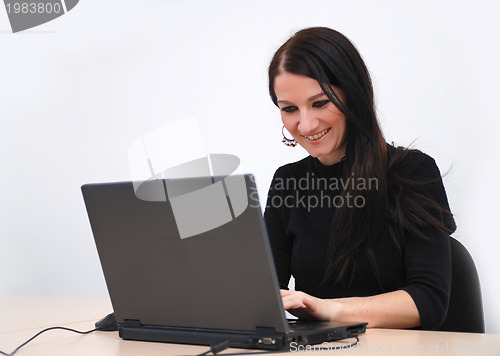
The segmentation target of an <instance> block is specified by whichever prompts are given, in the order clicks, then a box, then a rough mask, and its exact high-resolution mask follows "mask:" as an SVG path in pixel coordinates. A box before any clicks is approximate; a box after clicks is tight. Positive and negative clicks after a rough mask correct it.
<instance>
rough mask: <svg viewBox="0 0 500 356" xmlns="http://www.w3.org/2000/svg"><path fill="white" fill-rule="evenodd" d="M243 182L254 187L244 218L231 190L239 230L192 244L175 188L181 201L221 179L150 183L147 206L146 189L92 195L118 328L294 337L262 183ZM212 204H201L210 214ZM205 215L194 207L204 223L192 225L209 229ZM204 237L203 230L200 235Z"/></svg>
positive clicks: (86, 189)
mask: <svg viewBox="0 0 500 356" xmlns="http://www.w3.org/2000/svg"><path fill="white" fill-rule="evenodd" d="M233 177H234V178H230V177H227V178H226V181H227V179H244V182H245V183H246V184H245V185H246V193H245V194H246V196H247V198H248V201H247V204H245V205H246V207H244V209H241V202H240V203H239V206H240V207H239V208H237V209H240V211H237V209H236V210H235V209H233V207H231V199H230V198H229V197H230V195H231V192H229V194H228V187H229V188H230V185H229V186H226V185H224V191H225V193H226V197H225V198H227V201H228V203H229V206H230V209H229V210H230V214H231V215H230V218H229V221H228V222H227V223H224V224H222V225H221V226H218V227H215V228H213V229H211V230H209V231H205V232H202V233H199V234H195V235H192V236H188V237H186V235H184V236H181V235H182V234H183V233H182V231H185V228H186V226H184V228H181V227H180V226H178V221H176V218H175V214H174V210H175V209H177V214H179V211H180V212H181V213H182V209H180V210H179V209H178V207H176V206H174V209H173V208H172V203H171V201H170V200H169V198H168V193H167V194H165V192H166V191H167V189H166V188H167V184H166V183H168V184H169V185H168V186H169V187H171V188H172V187H174V188H175V189H174V191H176V192H177V193H176V194H172V196H179V194H180V193H179V192H183V191H185V192H189V191H195V190H197V189H200V187H201V188H202V187H205V186H206V180H207V179H211V178H200V179H192V178H189V179H179V180H172V181H162V180H158V181H150V182H144V183H142V182H141V185H140V187H141V189H145V190H144V191H143V192H142V194H139V196H142V198H144V196H145V195H144V194H146V195H148V194H149V195H150V196H149V198H147V200H143V199H139V198H138V197H137V195H136V190H137V187H138V185H137V184H136V183H137V182H135V184H134V183H133V182H123V183H103V184H88V185H84V186H83V187H82V192H83V195H84V199H85V204H86V207H87V212H88V215H89V219H90V223H91V226H92V230H93V234H94V238H95V242H96V246H97V250H98V253H99V257H100V260H101V264H102V268H103V272H104V275H105V279H106V284H107V287H108V291H109V294H110V297H111V301H112V304H113V308H114V312H115V316H116V319H117V321H118V323H123V322H124V321H125V319H131V320H139V321H140V323H141V324H143V325H150V326H155V325H156V326H169V327H189V328H209V329H221V330H239V331H254V330H255V328H256V327H272V328H274V329H275V331H276V332H279V333H286V332H288V324H287V322H286V319H285V314H284V310H283V305H282V302H281V297H280V294H279V287H278V280H277V276H276V272H275V269H274V265H273V261H272V254H271V250H270V246H269V242H268V239H267V232H266V229H265V226H264V223H263V219H262V213H261V210H260V207H259V204H258V199H257V191H256V188H255V183H254V179H253V176H251V175H245V176H233ZM172 183H173V184H172ZM134 187H135V188H136V189H134ZM162 187H163V188H165V189H163V188H162ZM229 190H230V189H229ZM170 191H171V192H172V189H170ZM151 194H152V195H153V196H154V195H158V194H159V195H161V194H163V197H161V196H159V197H158V199H152V198H151ZM165 197H167V198H165ZM204 200H205V201H198V202H197V203H198V204H204V206H205V208H206V207H207V206H208V207H210V206H211V202H210V201H207V199H204ZM195 203H196V201H195ZM235 208H236V207H235ZM203 211H205V212H206V211H207V210H206V209H205V210H204V209H201V208H200V209H197V208H194V209H193V211H192V212H191V214H192V213H193V212H194V214H198V217H196V216H192V217H190V218H189V219H188V220H186V219H184V220H185V221H184V222H183V224H186V221H188V222H191V223H192V224H193V225H196V224H197V221H205V220H206V219H204V216H202V215H205V214H204V213H203ZM186 214H188V213H186ZM183 229H184V230H183ZM196 229H198V230H199V231H203V226H202V227H201V230H200V227H199V226H198V227H197V226H193V227H192V229H191V230H192V231H196ZM181 230H182V231H181ZM188 230H189V229H188Z"/></svg>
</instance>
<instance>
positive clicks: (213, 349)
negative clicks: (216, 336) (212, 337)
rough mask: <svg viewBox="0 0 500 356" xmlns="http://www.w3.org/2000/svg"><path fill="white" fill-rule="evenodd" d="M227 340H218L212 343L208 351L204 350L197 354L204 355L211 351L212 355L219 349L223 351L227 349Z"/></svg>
mask: <svg viewBox="0 0 500 356" xmlns="http://www.w3.org/2000/svg"><path fill="white" fill-rule="evenodd" d="M229 346H230V345H229V341H227V340H224V341H221V342H218V343H217V344H213V345H211V346H210V350H208V351H205V352H203V353H201V354H199V355H197V356H206V355H208V354H209V353H212V354H214V355H217V354H218V353H219V352H221V351H224V350H225V349H227V348H228V347H229Z"/></svg>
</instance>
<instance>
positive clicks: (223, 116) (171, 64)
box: [0, 0, 500, 333]
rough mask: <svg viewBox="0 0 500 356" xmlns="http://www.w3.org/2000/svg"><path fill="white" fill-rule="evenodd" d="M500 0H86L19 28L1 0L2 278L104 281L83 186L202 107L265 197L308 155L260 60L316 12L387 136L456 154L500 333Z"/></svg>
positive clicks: (461, 216) (449, 163) (208, 135)
mask: <svg viewBox="0 0 500 356" xmlns="http://www.w3.org/2000/svg"><path fill="white" fill-rule="evenodd" d="M499 10H500V6H499V5H497V2H496V1H494V0H490V1H486V0H482V1H481V0H480V1H475V2H471V1H457V0H440V1H436V0H407V1H398V0H392V1H391V0H378V1H371V0H364V1H362V0H345V1H327V0H324V1H320V0H317V1H305V0H301V1H299V0H296V1H289V0H287V1H284V0H283V1H265V0H259V1H255V0H252V1H248V0H247V1H243V0H232V1H231V0H212V1H209V0H205V1H202V0H198V1H195V0H169V1H167V0H108V1H100V0H82V1H81V2H80V4H79V5H78V6H77V7H76V8H75V9H73V10H72V11H70V12H69V13H68V14H67V15H65V16H63V17H61V18H59V19H56V20H55V21H52V22H50V23H47V24H45V25H43V26H40V27H38V28H35V29H32V30H30V31H25V32H21V33H18V34H12V33H10V26H9V24H8V20H7V15H6V13H5V12H4V11H3V10H0V122H1V128H0V169H1V175H0V184H1V185H0V189H1V199H0V243H1V245H0V281H1V283H0V293H34V294H63V295H85V296H105V295H107V291H106V287H105V283H104V279H103V277H102V272H101V268H100V264H99V260H98V257H97V253H96V250H95V246H94V242H93V238H92V235H91V230H90V227H89V223H88V219H87V216H86V211H85V208H84V204H83V200H82V197H81V193H80V186H81V185H82V184H84V183H88V182H101V181H115V180H127V179H128V177H129V173H128V162H127V150H128V148H129V145H130V144H131V143H132V141H133V140H134V139H136V138H137V137H138V136H140V135H142V134H144V133H146V132H148V131H150V130H152V129H154V128H157V127H159V126H161V125H163V124H165V123H168V122H171V121H175V120H177V119H181V118H185V117H188V116H191V115H195V116H197V117H198V120H199V124H200V127H201V132H202V135H203V138H204V144H205V147H206V150H207V152H210V153H232V154H234V155H237V156H238V157H240V158H241V171H243V172H252V173H254V174H256V176H257V178H258V181H257V183H258V185H259V191H260V194H261V196H265V194H266V192H267V188H268V185H269V183H270V180H271V177H272V174H273V173H274V171H275V169H276V168H277V167H278V166H280V165H282V164H284V163H287V162H290V161H294V160H298V159H300V158H302V157H304V156H305V152H304V151H302V149H301V148H295V149H291V148H287V147H285V146H283V145H282V144H281V132H280V130H281V124H280V119H279V113H278V111H277V109H276V108H275V107H274V106H273V105H272V103H271V101H270V100H269V98H268V95H267V82H266V67H267V65H268V62H269V60H270V57H271V56H272V54H273V52H274V51H275V50H276V49H277V47H278V46H279V45H280V44H281V43H282V42H283V41H284V40H285V39H286V38H288V36H289V35H291V34H292V33H293V32H294V31H296V30H298V29H300V28H303V27H307V26H317V25H321V26H329V27H332V28H335V29H338V30H340V31H341V32H343V33H344V34H346V35H347V36H348V37H349V38H350V39H351V40H352V41H353V42H354V43H355V44H356V46H357V47H358V49H359V50H360V52H361V53H362V55H363V57H364V59H365V61H366V63H367V65H368V67H369V69H370V70H371V73H372V75H373V79H374V84H375V88H376V96H377V103H378V111H379V114H380V120H381V123H382V126H383V129H384V132H385V135H386V138H387V140H388V141H395V142H396V143H398V144H402V145H407V144H410V143H411V142H412V141H414V140H416V142H415V147H417V148H420V149H421V150H423V151H425V152H427V153H428V154H430V155H431V156H433V157H434V158H435V159H436V161H437V162H438V165H439V167H440V168H441V171H442V172H446V171H447V170H449V169H450V168H451V172H450V173H449V174H448V175H447V176H446V178H445V180H444V182H445V186H446V189H447V192H448V197H449V201H450V205H451V207H452V210H453V212H454V213H455V217H456V221H457V224H458V226H459V228H458V230H457V232H456V233H455V236H456V237H457V238H458V239H459V240H460V241H462V243H463V244H465V245H466V246H467V248H468V249H469V251H470V252H471V254H472V255H473V257H474V259H475V261H476V264H477V268H478V270H479V274H480V278H481V282H482V288H483V297H484V308H485V316H486V327H487V332H490V333H500V308H499V307H498V304H497V303H496V301H497V300H498V299H499V298H500V283H498V270H499V269H500V268H499V267H500V263H499V258H498V256H499V250H500V243H499V241H498V240H499V237H500V236H499V233H498V231H497V221H498V208H497V203H498V201H499V200H500V193H499V189H498V188H497V185H498V183H497V177H498V175H499V173H500V169H499V168H498V161H499V160H498V153H499V149H498V132H499V131H500V130H499V129H500V114H499V109H498V106H497V103H498V97H499V96H500V95H499V94H500V90H499V86H498V83H499V81H500V69H499V66H498V63H500V49H499V47H498V38H497V35H498V33H500V24H499V22H498V21H497V20H498V18H497V15H498V13H499ZM175 134H176V135H183V136H184V137H185V143H186V146H187V145H189V144H190V137H189V133H188V132H178V133H175ZM179 150H182V147H180V148H179ZM165 154H166V155H167V154H168V155H172V154H176V153H175V152H165Z"/></svg>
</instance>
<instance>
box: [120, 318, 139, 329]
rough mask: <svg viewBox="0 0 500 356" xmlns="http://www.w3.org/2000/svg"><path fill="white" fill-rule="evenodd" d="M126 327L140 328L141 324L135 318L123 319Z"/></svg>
mask: <svg viewBox="0 0 500 356" xmlns="http://www.w3.org/2000/svg"><path fill="white" fill-rule="evenodd" d="M123 326H124V327H126V328H140V327H142V326H143V325H142V324H141V321H140V320H137V319H125V323H124V324H123Z"/></svg>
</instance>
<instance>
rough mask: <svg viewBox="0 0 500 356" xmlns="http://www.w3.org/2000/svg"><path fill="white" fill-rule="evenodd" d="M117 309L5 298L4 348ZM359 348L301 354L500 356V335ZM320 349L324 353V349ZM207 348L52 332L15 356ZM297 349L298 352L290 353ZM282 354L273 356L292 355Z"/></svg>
mask: <svg viewBox="0 0 500 356" xmlns="http://www.w3.org/2000/svg"><path fill="white" fill-rule="evenodd" d="M111 311H112V308H111V303H110V301H109V299H107V298H84V297H59V296H28V295H18V296H0V321H1V322H0V350H2V351H4V352H12V351H13V350H14V349H15V348H16V347H17V346H18V345H20V344H21V343H23V342H24V341H26V340H27V339H29V338H30V337H31V336H33V335H35V334H36V333H37V332H38V331H41V330H42V329H45V328H47V327H51V326H66V327H70V328H74V329H77V330H82V331H85V330H90V329H93V328H94V323H95V321H96V320H98V319H100V318H101V317H103V316H105V315H107V314H108V313H110V312H111ZM359 340H360V342H359V344H358V346H356V347H354V348H352V349H347V350H335V349H333V348H332V347H331V345H339V344H340V343H333V344H331V345H329V346H327V345H317V346H316V351H315V352H312V351H311V350H309V351H305V350H304V351H302V352H301V353H302V354H312V355H315V354H316V355H328V354H342V355H348V354H352V353H355V354H363V355H365V354H366V355H397V354H411V355H469V354H478V355H496V356H498V355H500V335H492V334H470V333H447V332H430V331H413V330H389V329H368V330H367V332H366V334H363V335H361V336H360V338H359ZM320 347H321V349H320ZM206 350H208V348H207V347H204V346H191V345H175V344H165V343H153V342H138V341H125V340H121V339H120V337H119V336H118V333H117V332H103V331H99V332H94V333H91V334H88V335H79V334H75V333H72V332H69V331H63V330H52V331H49V332H47V333H44V334H42V335H40V336H39V337H37V338H36V339H35V340H33V341H32V342H30V343H29V344H28V345H26V346H25V347H23V348H22V349H21V350H19V351H18V353H17V354H16V356H30V355H37V356H45V355H50V356H59V355H61V356H63V355H64V356H79V355H81V356H100V355H103V356H115V355H120V356H132V355H134V356H136V355H148V356H156V355H161V356H166V355H198V354H199V353H202V352H204V351H206ZM291 351H295V350H293V349H292V350H291ZM252 353H260V354H262V351H259V350H242V349H228V350H225V351H224V352H222V353H221V355H229V354H231V355H237V354H238V355H242V354H252ZM295 353H298V352H280V353H272V355H286V354H287V355H293V354H295Z"/></svg>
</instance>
